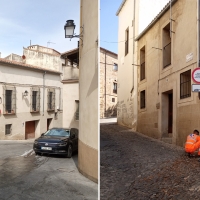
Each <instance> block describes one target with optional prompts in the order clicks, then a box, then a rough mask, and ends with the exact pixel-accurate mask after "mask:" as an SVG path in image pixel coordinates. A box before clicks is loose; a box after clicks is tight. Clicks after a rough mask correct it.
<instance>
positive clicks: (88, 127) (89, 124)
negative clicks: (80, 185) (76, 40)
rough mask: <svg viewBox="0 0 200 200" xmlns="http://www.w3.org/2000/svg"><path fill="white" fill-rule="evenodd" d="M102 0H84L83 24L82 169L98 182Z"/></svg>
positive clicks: (80, 107)
mask: <svg viewBox="0 0 200 200" xmlns="http://www.w3.org/2000/svg"><path fill="white" fill-rule="evenodd" d="M98 8H99V1H98V0H92V1H91V0H81V1H80V27H83V29H84V30H82V29H81V30H80V32H82V31H83V36H82V38H81V40H80V45H79V84H80V86H79V110H80V112H79V154H78V167H79V171H80V172H81V173H82V174H83V175H85V176H87V177H88V178H90V179H91V180H93V181H95V182H98V174H99V173H98V151H99V149H98V140H99V137H98V132H99V123H98V121H99V99H98V76H99V75H98V74H99V70H98V64H99V45H98V43H99V42H98V40H99V37H98V33H99V30H98V29H99V27H98V26H99V25H98V24H99V19H98V16H99V14H98V13H99V10H98Z"/></svg>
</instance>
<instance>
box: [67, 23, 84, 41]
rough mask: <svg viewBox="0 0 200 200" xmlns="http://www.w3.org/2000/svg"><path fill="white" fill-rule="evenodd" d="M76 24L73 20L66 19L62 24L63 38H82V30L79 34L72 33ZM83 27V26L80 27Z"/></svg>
mask: <svg viewBox="0 0 200 200" xmlns="http://www.w3.org/2000/svg"><path fill="white" fill-rule="evenodd" d="M75 27H76V25H75V24H74V20H71V19H70V20H67V21H66V24H65V26H64V30H65V38H74V37H77V38H80V39H81V40H82V38H81V37H83V35H82V34H83V30H82V33H81V34H80V35H74V29H75ZM81 28H82V29H83V27H81Z"/></svg>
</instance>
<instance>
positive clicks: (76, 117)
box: [75, 100, 79, 120]
mask: <svg viewBox="0 0 200 200" xmlns="http://www.w3.org/2000/svg"><path fill="white" fill-rule="evenodd" d="M75 103H76V112H75V120H79V100H75Z"/></svg>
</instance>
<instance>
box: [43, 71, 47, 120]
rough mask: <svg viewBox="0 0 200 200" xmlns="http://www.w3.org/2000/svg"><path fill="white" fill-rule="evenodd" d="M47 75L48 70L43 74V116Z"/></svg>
mask: <svg viewBox="0 0 200 200" xmlns="http://www.w3.org/2000/svg"><path fill="white" fill-rule="evenodd" d="M45 75H46V71H45V72H44V74H43V116H44V94H45Z"/></svg>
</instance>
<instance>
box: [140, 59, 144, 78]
mask: <svg viewBox="0 0 200 200" xmlns="http://www.w3.org/2000/svg"><path fill="white" fill-rule="evenodd" d="M144 79H145V62H143V63H142V64H141V65H140V80H141V81H142V80H144Z"/></svg>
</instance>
